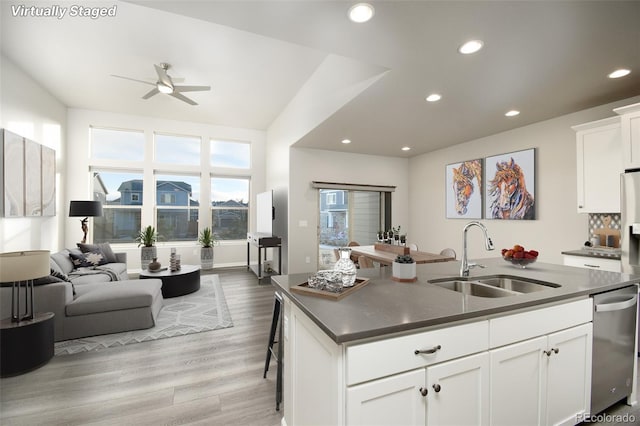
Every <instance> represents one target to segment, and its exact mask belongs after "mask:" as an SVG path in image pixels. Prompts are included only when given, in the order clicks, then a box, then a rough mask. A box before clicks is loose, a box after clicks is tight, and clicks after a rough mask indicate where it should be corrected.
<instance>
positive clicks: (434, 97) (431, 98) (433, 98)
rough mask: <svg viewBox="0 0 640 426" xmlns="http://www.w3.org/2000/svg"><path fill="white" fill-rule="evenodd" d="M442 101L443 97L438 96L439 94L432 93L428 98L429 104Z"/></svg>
mask: <svg viewBox="0 0 640 426" xmlns="http://www.w3.org/2000/svg"><path fill="white" fill-rule="evenodd" d="M440 99H442V96H440V95H438V94H437V93H432V94H430V95H429V96H427V102H437V101H439V100H440Z"/></svg>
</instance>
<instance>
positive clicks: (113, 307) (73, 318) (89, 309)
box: [64, 279, 163, 339]
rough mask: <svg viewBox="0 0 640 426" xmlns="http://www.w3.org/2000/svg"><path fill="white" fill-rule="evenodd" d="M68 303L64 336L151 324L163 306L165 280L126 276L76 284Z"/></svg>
mask: <svg viewBox="0 0 640 426" xmlns="http://www.w3.org/2000/svg"><path fill="white" fill-rule="evenodd" d="M75 288H76V295H75V297H74V299H73V301H71V302H69V303H67V305H66V307H65V321H64V338H65V339H75V338H78V337H86V336H95V335H99V334H111V333H119V332H123V331H130V330H139V329H143V328H150V327H153V326H154V325H155V321H156V318H157V317H158V313H159V312H160V309H161V308H162V303H163V298H162V281H160V280H159V279H147V280H125V281H113V282H107V283H92V284H83V285H77V286H75Z"/></svg>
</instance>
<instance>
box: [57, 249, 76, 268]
mask: <svg viewBox="0 0 640 426" xmlns="http://www.w3.org/2000/svg"><path fill="white" fill-rule="evenodd" d="M78 251H79V250H78ZM51 258H52V259H53V260H54V262H55V263H56V264H57V265H58V267H59V268H60V271H61V272H62V273H64V274H68V273H69V272H71V271H73V269H74V267H73V262H71V258H70V257H69V250H66V249H65V250H62V251H59V252H57V253H53V254H52V255H51Z"/></svg>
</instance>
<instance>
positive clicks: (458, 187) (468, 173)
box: [453, 160, 482, 216]
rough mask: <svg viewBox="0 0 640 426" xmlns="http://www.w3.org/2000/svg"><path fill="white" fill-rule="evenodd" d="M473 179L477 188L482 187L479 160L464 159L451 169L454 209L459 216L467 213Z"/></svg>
mask: <svg viewBox="0 0 640 426" xmlns="http://www.w3.org/2000/svg"><path fill="white" fill-rule="evenodd" d="M474 179H476V183H477V185H478V188H482V163H481V160H472V161H465V162H463V163H462V164H461V165H460V167H458V168H457V169H456V168H454V169H453V193H454V196H455V210H456V213H458V214H459V215H460V216H464V215H466V214H467V208H468V205H469V199H470V198H471V194H473V191H474V184H473V180H474Z"/></svg>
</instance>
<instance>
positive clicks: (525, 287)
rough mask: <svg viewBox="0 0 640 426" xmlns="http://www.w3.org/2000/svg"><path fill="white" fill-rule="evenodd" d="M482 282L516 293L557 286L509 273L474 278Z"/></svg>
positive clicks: (556, 286) (556, 285)
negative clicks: (513, 275)
mask: <svg viewBox="0 0 640 426" xmlns="http://www.w3.org/2000/svg"><path fill="white" fill-rule="evenodd" d="M476 280H477V281H478V282H480V283H482V284H487V285H490V286H494V287H498V288H504V289H506V290H511V291H515V292H518V293H533V292H535V291H542V290H548V289H549V288H558V287H560V286H559V285H558V284H553V283H548V282H546V281H538V280H531V279H528V278H526V279H525V278H520V277H512V276H509V275H497V276H494V277H484V278H476Z"/></svg>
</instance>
